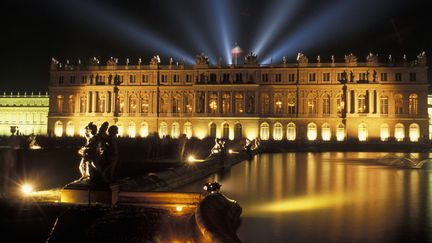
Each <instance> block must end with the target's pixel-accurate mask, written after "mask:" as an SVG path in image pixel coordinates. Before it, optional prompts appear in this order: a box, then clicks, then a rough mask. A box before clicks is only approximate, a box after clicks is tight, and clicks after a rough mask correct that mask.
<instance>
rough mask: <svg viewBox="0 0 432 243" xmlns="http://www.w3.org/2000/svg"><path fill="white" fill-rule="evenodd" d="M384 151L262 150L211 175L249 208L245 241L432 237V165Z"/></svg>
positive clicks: (245, 215)
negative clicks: (416, 165)
mask: <svg viewBox="0 0 432 243" xmlns="http://www.w3.org/2000/svg"><path fill="white" fill-rule="evenodd" d="M385 156H387V157H388V156H389V153H366V152H348V153H341V152H328V153H284V154H262V155H259V156H257V157H255V158H254V159H253V160H252V161H244V162H241V163H239V164H237V165H235V166H233V167H232V168H231V169H230V170H228V171H226V172H225V173H221V174H218V175H213V176H212V177H213V178H216V179H217V180H219V181H221V184H222V192H223V193H225V194H226V195H227V196H228V197H230V198H232V199H235V200H237V201H238V202H239V203H240V205H241V206H242V207H243V214H242V225H241V226H240V228H239V230H238V235H239V237H240V238H241V239H242V241H243V242H245V243H249V242H251V243H253V242H272V243H275V242H380V243H381V242H429V241H432V234H431V232H432V227H431V226H432V223H431V219H432V205H431V196H432V191H431V188H432V185H431V186H430V183H431V182H432V178H431V175H432V174H431V172H432V170H431V169H429V165H428V164H426V165H425V166H424V167H423V168H422V169H406V168H405V169H404V168H400V167H395V166H389V165H385V164H383V163H380V162H379V161H380V160H379V158H383V157H385ZM390 156H392V155H390ZM409 156H410V157H411V158H413V157H414V158H416V157H419V158H420V157H428V155H427V154H426V155H425V154H411V155H409ZM430 178H431V179H430ZM202 184H203V181H199V182H196V183H193V184H191V185H188V186H186V187H184V188H181V189H180V190H182V191H200V190H202Z"/></svg>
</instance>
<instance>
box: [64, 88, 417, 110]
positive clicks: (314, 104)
mask: <svg viewBox="0 0 432 243" xmlns="http://www.w3.org/2000/svg"><path fill="white" fill-rule="evenodd" d="M370 95H373V99H372V102H373V104H376V99H377V97H376V92H374V93H373V94H369V92H366V94H359V95H358V96H357V107H356V108H354V106H355V103H354V94H352V95H351V102H352V103H351V108H350V109H351V113H354V112H355V110H357V112H358V113H369V112H372V111H371V110H370V104H369V100H370V99H369V96H370ZM200 97H201V96H200V94H198V100H199V101H200V102H197V105H196V112H198V113H203V112H204V110H205V108H204V105H205V104H204V102H203V101H204V97H202V98H200ZM219 99H220V101H219ZM418 99H419V98H418V95H417V94H416V93H412V94H410V95H409V99H408V102H409V103H408V114H409V115H418ZM89 100H92V99H91V98H90V99H89ZM107 100H108V101H110V100H111V95H110V93H109V94H108V96H107V97H106V96H105V95H99V94H98V92H96V99H95V101H96V104H95V112H102V113H103V112H111V107H110V102H107ZM306 101H307V114H311V115H314V114H318V98H317V97H316V95H314V94H310V95H309V96H308V97H307V100H306ZM321 101H322V114H324V115H330V114H331V112H332V110H331V109H332V105H331V104H332V100H331V97H330V95H328V94H324V95H323V96H322V100H321ZM379 101H380V104H379V111H380V113H381V114H383V115H387V114H389V97H388V96H386V95H381V96H380V97H379ZM79 102H80V103H79V112H80V113H85V112H86V110H87V109H86V107H87V99H86V97H80V100H79ZM285 102H286V104H284V103H285ZM296 102H297V99H296V98H295V97H294V96H288V98H287V100H286V101H285V100H284V97H283V95H282V94H279V93H276V94H275V95H274V97H273V113H274V114H283V113H284V112H285V113H287V114H291V115H294V114H296V109H297V108H296V107H297V105H296ZM107 103H108V105H107ZM128 103H129V107H128V109H127V110H125V105H124V104H125V99H124V97H123V96H119V97H118V101H117V102H116V106H117V107H116V109H117V111H118V112H120V113H124V112H128V113H137V112H140V113H149V111H150V110H149V108H150V98H149V96H148V95H147V96H143V97H141V98H140V99H138V97H137V96H130V97H129V102H128ZM170 104H171V110H170ZM344 105H345V104H344V102H343V100H342V98H341V95H338V96H337V97H336V107H335V108H336V112H337V114H341V113H342V110H343V109H344ZM193 106H194V95H193V94H188V95H185V96H183V95H181V94H177V95H175V96H174V97H173V98H172V100H171V101H170V98H169V96H168V95H162V96H161V100H160V112H161V113H168V112H171V113H192V112H193V110H194V109H193ZM63 107H64V97H63V96H62V95H58V96H57V107H56V108H57V112H58V113H63V112H64V110H63ZM207 107H208V112H209V113H215V114H216V113H219V112H220V113H222V114H229V113H231V112H235V113H238V114H241V113H254V112H255V98H254V95H251V94H249V95H247V97H245V95H244V94H243V93H242V92H234V93H233V94H231V93H230V92H223V93H222V94H221V95H220V97H219V94H218V93H217V92H213V93H209V97H208V104H207ZM284 107H285V108H284ZM284 109H286V111H284ZM372 109H374V108H372ZM394 109H395V110H394V113H395V114H404V100H403V95H402V94H396V95H395V97H394ZM67 112H69V113H74V112H75V99H74V96H73V95H69V97H68V106H67ZM89 112H92V111H91V110H89ZM261 112H262V113H263V114H269V113H270V96H269V94H266V93H265V94H262V95H261Z"/></svg>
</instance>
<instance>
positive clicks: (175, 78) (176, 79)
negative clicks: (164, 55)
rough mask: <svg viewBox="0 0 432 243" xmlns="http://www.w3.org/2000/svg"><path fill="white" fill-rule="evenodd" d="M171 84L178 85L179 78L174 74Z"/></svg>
mask: <svg viewBox="0 0 432 243" xmlns="http://www.w3.org/2000/svg"><path fill="white" fill-rule="evenodd" d="M173 82H174V83H178V82H179V76H178V74H174V76H173Z"/></svg>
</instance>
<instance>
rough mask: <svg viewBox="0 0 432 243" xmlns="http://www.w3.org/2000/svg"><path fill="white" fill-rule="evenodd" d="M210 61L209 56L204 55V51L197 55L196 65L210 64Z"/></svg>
mask: <svg viewBox="0 0 432 243" xmlns="http://www.w3.org/2000/svg"><path fill="white" fill-rule="evenodd" d="M209 63H210V61H209V58H208V57H207V56H206V55H204V53H201V54H200V55H197V56H196V57H195V64H196V65H208V64H209Z"/></svg>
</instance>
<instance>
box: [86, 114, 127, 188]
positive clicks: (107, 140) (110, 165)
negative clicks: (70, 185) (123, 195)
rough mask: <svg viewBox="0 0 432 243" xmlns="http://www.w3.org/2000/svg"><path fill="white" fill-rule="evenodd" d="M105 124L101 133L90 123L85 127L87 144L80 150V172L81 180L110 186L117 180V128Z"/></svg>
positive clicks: (101, 127)
mask: <svg viewBox="0 0 432 243" xmlns="http://www.w3.org/2000/svg"><path fill="white" fill-rule="evenodd" d="M108 127H109V124H108V122H104V123H103V124H102V125H101V126H100V128H99V131H98V130H97V126H96V125H95V124H93V123H92V122H90V123H89V124H88V125H87V126H86V127H85V138H86V144H85V145H84V146H83V147H81V148H80V150H79V151H78V154H79V155H80V156H81V161H80V164H79V170H80V172H81V178H80V179H79V181H86V182H88V183H90V184H109V183H110V182H113V181H114V180H115V170H116V167H117V161H118V148H117V143H116V137H117V134H118V128H117V126H110V127H109V128H108Z"/></svg>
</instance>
